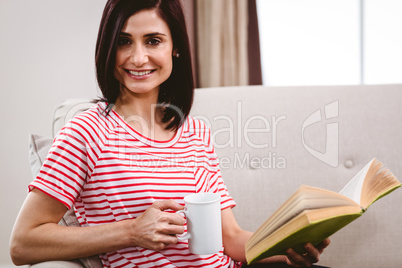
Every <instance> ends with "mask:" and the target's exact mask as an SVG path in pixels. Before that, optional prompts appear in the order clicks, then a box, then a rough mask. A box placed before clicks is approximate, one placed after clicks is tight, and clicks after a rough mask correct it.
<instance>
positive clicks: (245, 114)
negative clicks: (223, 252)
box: [192, 85, 402, 267]
mask: <svg viewBox="0 0 402 268" xmlns="http://www.w3.org/2000/svg"><path fill="white" fill-rule="evenodd" d="M401 106H402V85H381V86H325V87H319V86H315V87H262V86H245V87H227V88H209V89H199V90H197V92H196V96H195V101H194V108H193V110H192V115H193V116H194V117H199V118H202V119H204V120H205V121H206V122H207V123H208V124H210V125H211V128H212V135H213V138H214V142H215V146H216V151H217V154H218V157H219V158H220V164H221V170H222V175H223V177H224V180H225V184H226V185H227V187H228V189H229V193H230V194H231V195H232V196H233V198H234V199H235V200H236V202H237V207H236V208H234V213H235V216H236V219H237V221H238V222H239V224H240V226H242V227H243V228H244V229H248V230H250V231H254V230H256V228H257V227H258V226H259V225H260V224H261V223H262V222H264V221H265V220H266V219H267V218H268V217H269V216H270V215H271V214H272V212H273V211H274V210H275V209H276V208H278V207H279V206H280V205H281V204H282V203H283V202H284V201H285V200H286V199H287V198H288V197H289V196H290V195H291V194H292V193H293V192H294V191H295V190H296V189H297V188H298V187H299V186H300V185H301V184H306V185H311V186H317V187H321V188H325V189H329V190H332V191H340V190H341V189H342V187H343V186H344V185H345V184H346V183H347V182H348V181H349V180H350V179H351V178H352V177H353V176H354V175H355V174H356V173H357V172H358V171H359V170H360V169H361V168H363V166H364V165H365V164H366V163H368V162H369V161H370V160H371V159H372V158H373V157H376V158H377V159H379V160H380V161H382V162H383V163H384V164H385V165H386V166H387V167H388V168H389V169H390V170H391V171H392V172H393V173H394V174H395V175H396V177H397V178H399V180H401V178H402V143H401V139H402V109H401ZM401 205H402V192H401V190H397V191H396V192H394V193H392V194H391V195H389V196H387V197H386V198H384V199H381V200H379V201H378V202H377V203H376V204H374V205H373V206H372V207H370V209H369V210H368V211H367V212H366V213H365V214H364V215H363V217H361V218H360V219H358V220H357V221H356V222H353V223H352V224H350V225H349V226H347V227H346V228H345V229H343V230H341V231H339V232H338V233H336V234H335V235H334V236H333V243H332V245H331V247H330V248H329V249H328V252H329V253H328V254H324V255H323V260H326V261H327V262H324V263H323V264H327V265H331V266H333V267H357V266H353V265H351V264H356V263H358V264H359V265H358V267H387V265H384V264H385V263H390V261H391V262H393V261H395V260H397V262H398V263H399V264H401V265H402V257H401V256H402V254H401V253H402V251H401V250H400V248H401V246H402V232H401V231H400V227H401V222H402V208H401ZM385 241H386V242H385ZM397 245H398V246H397ZM356 260H358V261H359V262H356ZM383 261H384V262H383ZM392 267H395V266H392Z"/></svg>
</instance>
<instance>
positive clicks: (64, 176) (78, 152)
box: [28, 118, 94, 209]
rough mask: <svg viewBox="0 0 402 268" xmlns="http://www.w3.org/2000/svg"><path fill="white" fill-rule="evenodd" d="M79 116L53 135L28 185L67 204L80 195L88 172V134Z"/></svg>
mask: <svg viewBox="0 0 402 268" xmlns="http://www.w3.org/2000/svg"><path fill="white" fill-rule="evenodd" d="M87 129H88V128H87V127H86V126H85V120H83V118H77V119H73V120H72V121H70V122H69V123H68V124H67V125H66V126H65V127H64V128H63V129H62V130H61V131H60V132H59V133H58V135H57V136H56V138H55V139H54V141H53V145H52V147H51V148H50V150H49V153H48V155H47V157H46V160H45V161H44V163H43V165H42V168H41V170H40V172H39V174H38V175H37V177H36V178H35V179H34V180H33V182H32V183H31V184H30V185H29V186H28V190H29V191H32V189H34V188H37V189H38V190H40V191H42V192H44V193H45V194H47V195H49V196H51V197H53V198H55V199H56V200H58V201H60V202H61V203H63V204H64V205H65V206H66V207H67V208H69V209H70V208H71V207H72V205H73V204H74V202H75V200H76V198H77V197H78V196H79V195H80V193H81V190H82V188H83V185H84V183H85V180H86V178H87V175H88V172H89V170H90V163H91V162H92V161H91V157H90V154H89V153H88V151H89V149H93V148H89V146H88V144H91V145H93V144H94V143H93V142H90V141H89V140H88V136H90V135H89V134H90V133H89V132H88V130H87Z"/></svg>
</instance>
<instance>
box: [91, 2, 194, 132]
mask: <svg viewBox="0 0 402 268" xmlns="http://www.w3.org/2000/svg"><path fill="white" fill-rule="evenodd" d="M144 9H155V11H156V12H157V13H158V14H159V16H160V17H161V18H162V19H163V20H164V21H165V22H166V23H167V24H168V26H169V29H170V32H171V34H172V39H173V47H174V49H175V50H176V51H177V52H178V53H179V54H180V57H178V58H177V57H173V55H172V57H173V69H172V73H171V75H170V77H169V78H168V79H167V80H166V81H165V82H164V83H162V84H161V86H160V91H159V97H158V103H159V104H161V105H163V107H164V109H163V111H164V117H163V119H162V121H163V122H164V123H166V122H170V123H169V124H168V126H167V129H177V128H178V127H180V126H181V124H182V123H183V122H184V120H185V118H186V117H187V116H188V114H189V113H190V110H191V106H192V102H193V95H194V79H193V71H192V64H191V54H190V47H189V41H188V35H187V29H186V24H185V20H184V15H183V9H182V7H181V4H180V0H109V1H108V2H107V3H106V6H105V9H104V11H103V15H102V20H101V23H100V27H99V33H98V39H97V43H96V52H95V62H96V75H97V80H98V84H99V88H100V90H101V91H102V94H103V99H102V101H105V102H107V103H108V108H107V109H108V110H110V107H111V105H112V104H113V103H115V101H116V100H117V98H118V96H119V94H120V82H119V81H118V80H117V79H116V78H115V76H114V73H115V61H116V49H117V42H118V38H119V35H120V32H121V29H122V28H123V25H124V23H125V22H126V20H127V19H128V18H129V17H130V16H131V15H133V14H134V13H136V12H138V11H140V10H144Z"/></svg>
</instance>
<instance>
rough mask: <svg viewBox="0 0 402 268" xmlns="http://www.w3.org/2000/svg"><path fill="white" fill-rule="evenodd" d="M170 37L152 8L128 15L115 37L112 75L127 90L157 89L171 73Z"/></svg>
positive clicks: (131, 91) (171, 42)
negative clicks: (116, 45) (113, 71)
mask: <svg viewBox="0 0 402 268" xmlns="http://www.w3.org/2000/svg"><path fill="white" fill-rule="evenodd" d="M172 54H173V40H172V36H171V33H170V29H169V26H168V25H167V23H166V22H165V21H164V20H163V19H162V18H160V17H159V15H158V14H157V13H156V12H155V11H154V10H142V11H139V12H137V13H135V14H134V15H132V16H131V17H129V18H128V19H127V21H126V23H125V24H124V26H123V28H122V30H121V33H120V37H119V40H118V47H117V52H116V67H115V68H116V70H115V76H116V78H117V80H119V81H120V83H121V84H123V85H124V87H123V90H126V91H127V90H128V92H126V93H131V94H134V95H136V94H144V93H148V94H149V93H151V94H152V93H156V94H157V93H158V92H159V86H160V85H161V84H162V83H163V82H164V81H166V80H167V79H168V78H169V76H170V74H171V73H172V66H173V65H172V56H173V55H172Z"/></svg>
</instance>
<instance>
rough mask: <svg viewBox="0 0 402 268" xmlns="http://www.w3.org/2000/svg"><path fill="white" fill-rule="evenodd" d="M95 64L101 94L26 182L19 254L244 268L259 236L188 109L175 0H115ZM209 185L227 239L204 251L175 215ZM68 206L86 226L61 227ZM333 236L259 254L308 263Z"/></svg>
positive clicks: (23, 260) (14, 244)
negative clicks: (297, 248)
mask: <svg viewBox="0 0 402 268" xmlns="http://www.w3.org/2000/svg"><path fill="white" fill-rule="evenodd" d="M179 53H180V56H179ZM96 70H97V78H98V83H99V86H100V89H101V91H102V93H103V98H102V100H100V101H98V102H97V103H96V104H95V105H94V106H93V107H91V108H89V109H88V110H86V111H84V112H82V113H81V114H78V115H77V116H75V117H74V118H73V119H71V120H70V121H69V122H68V123H67V124H66V125H65V126H64V128H62V129H61V130H60V131H59V133H58V134H57V136H56V137H55V139H54V142H53V145H52V147H51V148H50V150H49V153H48V155H47V158H46V160H45V161H44V163H43V166H42V167H41V170H40V171H39V173H38V175H37V177H36V178H35V179H34V180H33V182H32V183H31V184H30V185H29V194H28V196H27V198H26V201H25V203H24V205H23V207H22V208H21V211H20V214H19V216H18V218H17V220H16V223H15V225H14V229H13V232H12V236H11V244H10V251H11V256H12V259H13V261H14V263H16V264H18V265H22V264H29V263H38V262H44V261H48V260H66V259H76V258H83V257H88V256H92V255H99V257H100V259H101V260H102V263H103V267H171V268H173V267H240V266H241V265H242V263H241V262H243V261H245V250H244V249H245V242H246V241H247V239H248V238H249V237H250V236H251V235H252V234H251V233H250V232H247V231H245V230H243V229H241V228H240V227H239V225H238V224H237V222H236V220H235V218H234V215H233V212H232V210H231V208H232V207H234V206H235V202H234V200H233V199H232V197H231V196H230V195H229V193H228V191H227V189H226V186H225V183H224V181H223V178H222V176H221V173H220V167H219V164H218V160H217V156H216V153H215V149H214V145H213V143H212V139H211V131H210V129H209V128H208V126H207V125H206V124H205V123H204V122H202V121H200V120H198V119H195V118H193V117H191V116H189V115H188V114H189V112H190V108H191V106H192V99H193V92H194V85H193V76H192V75H193V72H192V69H191V59H190V50H189V43H188V38H187V33H186V26H185V22H184V17H183V13H182V8H181V5H180V0H109V1H108V2H107V4H106V7H105V10H104V13H103V17H102V21H101V25H100V29H99V34H98V41H97V47H96ZM203 192H212V193H216V194H218V195H219V196H220V201H219V202H220V203H219V206H220V209H221V219H222V221H221V222H222V226H221V229H222V241H223V243H220V244H221V246H220V249H218V250H217V251H215V252H213V253H211V254H209V255H198V254H193V253H192V252H191V251H190V249H189V246H188V241H185V240H184V241H179V240H178V237H177V235H178V234H182V233H183V232H184V231H185V226H184V225H185V220H184V218H183V217H182V216H181V215H179V214H177V213H173V212H174V211H177V210H182V209H183V208H184V207H183V205H184V197H185V196H187V195H189V194H194V193H203ZM70 209H73V210H74V212H75V215H76V217H77V220H78V222H79V224H80V226H82V227H85V228H79V227H65V226H59V225H58V224H57V222H59V221H60V219H61V218H62V217H63V215H64V214H65V213H66V211H67V210H70ZM189 226H191V225H189ZM218 228H219V229H220V227H219V226H218ZM217 241H221V240H220V239H219V238H217ZM328 242H329V241H328V240H326V241H324V242H323V243H322V244H320V245H318V246H317V247H313V246H311V245H306V251H307V253H306V255H300V254H298V253H296V252H294V251H292V250H289V254H288V255H286V256H284V255H283V256H273V257H271V258H267V259H264V260H263V261H264V262H287V263H288V264H291V265H293V266H296V267H299V266H300V265H311V264H312V263H313V262H317V261H318V258H319V256H320V254H321V253H322V251H323V249H324V248H325V247H326V246H327V245H328Z"/></svg>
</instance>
